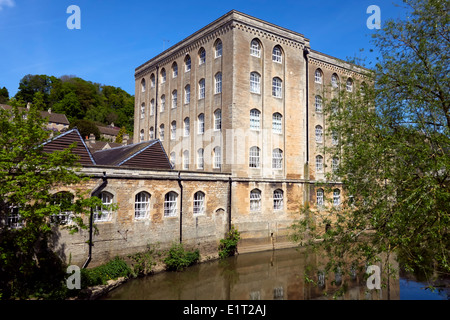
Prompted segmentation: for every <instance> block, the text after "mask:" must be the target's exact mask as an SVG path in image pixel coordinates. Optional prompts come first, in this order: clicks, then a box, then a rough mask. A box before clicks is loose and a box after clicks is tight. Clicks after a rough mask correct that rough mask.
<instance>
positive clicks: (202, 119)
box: [197, 113, 205, 134]
mask: <svg viewBox="0 0 450 320" xmlns="http://www.w3.org/2000/svg"><path fill="white" fill-rule="evenodd" d="M197 133H198V134H204V133H205V115H204V114H203V113H200V114H199V115H198V128H197Z"/></svg>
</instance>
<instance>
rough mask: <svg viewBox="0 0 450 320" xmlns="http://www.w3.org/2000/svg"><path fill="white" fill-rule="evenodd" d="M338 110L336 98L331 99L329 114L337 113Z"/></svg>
mask: <svg viewBox="0 0 450 320" xmlns="http://www.w3.org/2000/svg"><path fill="white" fill-rule="evenodd" d="M338 112H339V102H338V101H337V100H336V99H333V100H331V114H332V115H334V116H335V115H337V114H338Z"/></svg>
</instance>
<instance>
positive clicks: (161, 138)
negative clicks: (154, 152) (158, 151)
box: [159, 124, 164, 141]
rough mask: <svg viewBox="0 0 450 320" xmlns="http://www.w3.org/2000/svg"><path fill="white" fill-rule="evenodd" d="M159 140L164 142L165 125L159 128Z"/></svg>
mask: <svg viewBox="0 0 450 320" xmlns="http://www.w3.org/2000/svg"><path fill="white" fill-rule="evenodd" d="M159 140H161V141H164V125H163V124H162V125H160V126H159Z"/></svg>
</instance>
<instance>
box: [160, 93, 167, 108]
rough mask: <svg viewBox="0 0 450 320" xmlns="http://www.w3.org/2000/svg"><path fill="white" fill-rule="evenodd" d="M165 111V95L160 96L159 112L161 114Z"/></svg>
mask: <svg viewBox="0 0 450 320" xmlns="http://www.w3.org/2000/svg"><path fill="white" fill-rule="evenodd" d="M165 109H166V95H165V94H163V95H162V96H161V109H160V112H163V111H164V110H165Z"/></svg>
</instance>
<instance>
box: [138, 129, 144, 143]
mask: <svg viewBox="0 0 450 320" xmlns="http://www.w3.org/2000/svg"><path fill="white" fill-rule="evenodd" d="M139 141H141V142H142V141H144V129H141V132H140V133H139Z"/></svg>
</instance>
